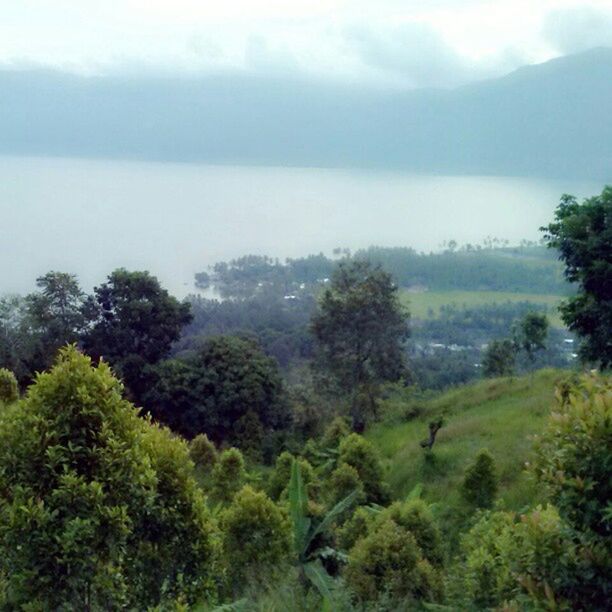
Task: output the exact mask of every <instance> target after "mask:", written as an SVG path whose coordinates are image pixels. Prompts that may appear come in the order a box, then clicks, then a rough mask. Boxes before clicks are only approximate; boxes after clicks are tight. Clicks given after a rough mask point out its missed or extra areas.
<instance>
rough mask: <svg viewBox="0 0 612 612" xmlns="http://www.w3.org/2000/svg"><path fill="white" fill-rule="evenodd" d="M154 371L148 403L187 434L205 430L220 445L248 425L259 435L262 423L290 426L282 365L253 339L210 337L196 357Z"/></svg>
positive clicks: (232, 440)
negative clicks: (265, 352) (267, 354)
mask: <svg viewBox="0 0 612 612" xmlns="http://www.w3.org/2000/svg"><path fill="white" fill-rule="evenodd" d="M153 375H154V377H155V382H154V383H153V384H152V385H151V387H150V389H149V390H148V391H147V393H146V394H145V395H144V402H145V405H146V406H147V407H148V408H149V409H150V410H151V412H152V414H153V416H154V417H155V418H157V419H159V420H161V421H163V422H165V423H168V424H169V425H171V426H172V427H173V428H175V429H176V430H177V431H180V432H181V433H183V434H185V435H187V436H193V435H196V434H198V433H202V432H203V433H206V434H207V435H208V436H209V437H210V438H211V439H212V440H214V441H215V442H217V443H220V442H222V441H225V442H230V443H233V444H237V443H238V442H239V440H240V438H241V437H242V441H243V442H244V441H245V440H244V431H245V427H247V426H248V428H249V429H250V430H251V431H255V430H257V432H258V435H260V434H261V430H260V426H261V427H262V428H263V429H264V430H271V429H282V428H284V427H286V426H288V425H289V422H290V412H289V408H288V405H287V402H286V401H285V396H284V389H283V384H282V380H281V377H280V374H279V371H278V366H277V364H276V362H275V361H274V359H271V358H270V357H268V356H266V355H265V354H264V353H263V352H262V350H261V349H260V348H259V346H258V345H257V343H256V342H255V341H253V340H251V339H249V338H241V337H238V336H219V337H216V338H209V339H208V340H206V341H205V342H204V344H203V345H202V346H201V347H200V349H199V350H197V351H196V352H195V354H193V355H192V356H190V357H187V358H185V359H181V360H172V361H168V362H163V363H161V364H159V366H158V367H156V368H155V370H154V372H153ZM247 415H250V416H249V417H248V418H245V419H244V420H241V419H243V417H246V416H247ZM255 418H256V419H257V420H258V422H257V421H256V420H255Z"/></svg>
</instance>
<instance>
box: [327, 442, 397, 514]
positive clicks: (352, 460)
mask: <svg viewBox="0 0 612 612" xmlns="http://www.w3.org/2000/svg"><path fill="white" fill-rule="evenodd" d="M338 462H339V463H340V464H342V463H345V464H347V465H349V466H351V467H353V468H354V469H355V470H356V471H357V474H358V475H359V479H360V480H361V482H362V483H363V488H364V492H365V495H366V499H367V500H368V501H369V502H375V503H378V504H381V503H385V502H386V501H387V500H388V498H389V490H388V487H387V485H386V484H385V482H384V478H383V468H382V465H381V463H380V459H379V457H378V454H377V452H376V449H375V448H374V446H373V445H372V444H371V443H370V442H369V441H368V440H366V439H365V438H364V437H363V436H360V435H359V434H355V433H353V434H350V435H349V436H347V437H346V438H344V439H343V440H342V441H341V442H340V454H339V457H338Z"/></svg>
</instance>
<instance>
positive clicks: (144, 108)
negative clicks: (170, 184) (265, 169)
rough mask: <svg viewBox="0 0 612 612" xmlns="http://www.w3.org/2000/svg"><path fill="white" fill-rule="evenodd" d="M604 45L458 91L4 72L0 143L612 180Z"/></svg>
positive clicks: (609, 69) (53, 151) (608, 59)
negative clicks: (372, 88)
mask: <svg viewBox="0 0 612 612" xmlns="http://www.w3.org/2000/svg"><path fill="white" fill-rule="evenodd" d="M610 109H612V48H599V49H593V50H590V51H587V52H585V53H581V54H577V55H573V56H566V57H562V58H557V59H554V60H551V61H549V62H546V63H544V64H539V65H533V66H525V67H523V68H520V69H518V70H516V71H515V72H513V73H511V74H509V75H506V76H504V77H501V78H498V79H491V80H487V81H482V82H479V83H473V84H470V85H466V86H463V87H460V88H457V89H454V90H434V89H428V90H412V91H407V92H389V91H385V92H382V91H373V90H364V89H358V88H354V87H348V86H336V85H331V84H323V83H315V82H306V81H298V80H295V81H290V80H287V79H272V78H267V79H266V78H258V77H253V76H250V77H249V76H244V75H236V74H231V75H230V74H227V75H215V76H206V77H200V78H178V77H177V78H169V77H149V76H147V77H144V76H143V77H139V78H127V77H118V76H113V77H83V76H76V75H71V74H66V73H61V72H55V71H51V70H25V71H8V70H5V71H0V154H5V155H54V156H82V157H110V158H133V159H146V160H163V161H202V162H209V163H244V164H268V165H295V166H321V167H336V166H340V167H371V168H397V169H404V170H407V171H411V172H431V173H445V174H498V175H522V176H550V177H572V178H582V179H589V180H598V181H612V120H611V116H612V112H611V110H610Z"/></svg>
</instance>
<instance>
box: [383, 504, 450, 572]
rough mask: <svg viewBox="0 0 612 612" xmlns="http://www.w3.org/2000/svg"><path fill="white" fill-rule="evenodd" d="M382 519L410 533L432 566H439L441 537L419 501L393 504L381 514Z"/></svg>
mask: <svg viewBox="0 0 612 612" xmlns="http://www.w3.org/2000/svg"><path fill="white" fill-rule="evenodd" d="M382 517H383V519H387V518H390V519H391V520H392V521H393V522H394V523H396V524H397V525H399V526H400V527H402V528H403V529H406V530H407V531H410V533H412V535H413V536H414V539H415V540H416V542H417V544H418V545H419V548H420V549H421V553H422V555H423V557H425V559H427V561H429V562H430V563H431V564H432V565H434V566H438V567H439V566H441V565H442V561H443V558H444V551H443V548H442V537H441V535H440V530H439V529H438V526H437V525H436V524H435V522H434V519H433V516H432V514H431V511H430V510H429V508H428V507H427V504H425V502H424V501H423V500H421V499H412V500H409V501H406V502H404V503H400V502H395V503H394V504H391V506H389V507H388V508H387V509H386V510H385V511H384V512H383V513H382Z"/></svg>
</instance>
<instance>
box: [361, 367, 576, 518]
mask: <svg viewBox="0 0 612 612" xmlns="http://www.w3.org/2000/svg"><path fill="white" fill-rule="evenodd" d="M568 376H569V373H568V372H567V371H566V372H562V371H560V370H552V369H545V370H540V371H539V372H537V373H535V374H534V376H533V378H531V377H530V376H523V377H519V378H515V379H488V380H482V381H479V382H476V383H472V384H468V385H463V386H460V387H457V388H455V389H452V390H450V391H446V392H443V393H439V394H433V395H426V396H424V397H423V398H421V399H418V398H414V397H411V396H410V395H407V396H406V397H404V398H403V397H401V395H399V394H391V396H390V397H388V398H387V399H386V400H385V401H384V402H383V411H384V412H386V413H387V415H388V417H387V419H386V420H385V421H383V422H382V423H379V424H377V425H375V426H374V427H372V428H371V430H370V431H369V433H368V438H369V439H370V440H371V441H372V442H373V443H374V444H375V445H376V447H377V448H378V450H379V452H380V454H381V456H382V457H383V458H384V461H385V465H386V468H387V478H388V481H389V483H390V485H391V488H392V490H393V494H394V496H395V497H397V498H399V499H402V498H404V497H405V496H406V495H407V494H408V493H409V492H410V491H411V490H412V489H413V488H414V487H415V486H417V485H418V484H421V485H422V486H423V495H424V497H425V499H427V500H428V501H430V502H434V503H437V502H442V501H443V502H444V504H445V505H447V506H449V507H450V508H454V509H455V510H460V509H461V506H462V502H461V495H460V485H461V482H462V479H463V476H464V473H465V469H466V468H467V466H468V465H469V464H470V462H471V461H473V459H474V457H475V456H476V454H477V453H478V451H479V450H480V449H482V448H487V449H488V450H489V451H490V452H491V454H492V455H493V457H494V459H495V463H496V467H497V472H498V475H499V479H500V490H499V498H500V499H501V502H502V504H503V505H504V506H505V507H506V508H508V509H512V510H519V509H521V508H522V507H523V506H525V505H527V504H532V503H533V502H534V500H537V499H538V498H539V493H538V491H537V489H536V487H535V483H534V482H533V481H531V480H530V478H529V477H528V476H527V474H526V473H525V471H524V469H523V468H524V465H525V462H526V461H529V459H530V455H531V449H532V443H533V436H534V435H537V434H539V433H540V432H541V431H542V428H543V426H544V423H545V420H546V418H547V417H548V415H549V414H550V411H551V409H552V407H553V406H554V391H555V386H556V384H557V383H558V382H559V381H560V380H563V379H564V378H567V377H568ZM396 393H397V392H396ZM439 417H443V418H444V425H443V427H442V429H440V431H439V433H438V435H437V439H436V442H435V445H434V447H433V451H432V452H431V453H426V452H425V451H424V450H423V449H422V448H421V446H420V444H419V442H420V441H421V440H423V439H424V438H426V437H427V435H428V424H429V422H430V421H432V420H434V419H437V418H439Z"/></svg>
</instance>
